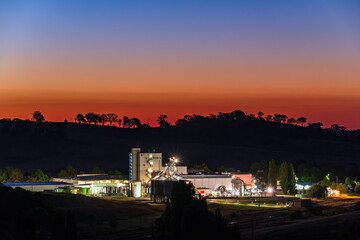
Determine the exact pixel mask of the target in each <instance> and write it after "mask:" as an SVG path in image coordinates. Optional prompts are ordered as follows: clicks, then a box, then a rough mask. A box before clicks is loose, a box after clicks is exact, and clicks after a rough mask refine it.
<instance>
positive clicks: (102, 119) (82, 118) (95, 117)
mask: <svg viewBox="0 0 360 240" xmlns="http://www.w3.org/2000/svg"><path fill="white" fill-rule="evenodd" d="M167 119H168V116H167V115H165V114H162V115H160V116H159V117H158V118H157V120H156V121H157V123H158V124H159V126H160V127H169V126H171V124H170V122H168V120H167ZM204 119H208V120H213V121H214V120H231V121H239V120H254V119H258V120H263V121H267V122H275V123H284V124H291V125H298V126H302V127H305V126H307V127H310V128H318V129H320V128H322V127H323V123H322V122H314V123H310V122H308V121H307V118H306V117H303V116H301V117H297V118H294V117H289V116H287V115H285V114H280V113H275V114H273V115H271V114H269V115H265V114H264V113H263V112H258V113H257V114H256V115H255V114H246V113H245V112H243V111H241V110H235V111H233V112H229V113H223V112H219V113H218V114H212V113H210V114H209V115H207V116H203V115H199V114H193V115H185V116H184V117H183V118H180V119H178V120H176V121H175V124H174V125H175V126H181V125H184V124H186V123H191V122H196V121H199V120H204ZM74 120H75V122H77V123H88V124H94V125H99V124H101V125H108V126H117V127H124V128H151V126H150V125H149V123H142V122H141V120H140V119H138V118H131V117H128V116H124V117H119V116H118V115H117V114H115V113H102V114H98V113H93V112H90V113H86V114H82V113H79V114H77V115H76V116H75V118H74ZM1 121H2V122H4V121H5V122H6V121H14V122H16V121H30V120H29V119H26V120H21V119H19V118H14V119H10V118H3V119H0V122H1ZM31 121H34V122H44V121H45V117H44V115H43V114H42V113H41V112H40V111H34V112H33V113H32V114H31ZM64 122H68V120H67V119H65V120H64ZM330 127H331V129H333V130H336V131H345V130H346V127H345V126H340V125H339V124H336V123H334V124H332V125H331V126H330Z"/></svg>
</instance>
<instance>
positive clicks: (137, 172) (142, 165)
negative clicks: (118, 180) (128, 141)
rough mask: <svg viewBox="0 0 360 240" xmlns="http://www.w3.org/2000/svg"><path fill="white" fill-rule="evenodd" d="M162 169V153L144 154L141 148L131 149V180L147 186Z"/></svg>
mask: <svg viewBox="0 0 360 240" xmlns="http://www.w3.org/2000/svg"><path fill="white" fill-rule="evenodd" d="M162 169H163V167H162V153H155V152H151V153H143V152H141V148H132V149H131V152H130V155H129V180H131V181H140V182H141V183H142V184H147V183H150V181H151V178H152V177H153V176H155V175H156V174H157V173H158V172H160V171H161V170H162Z"/></svg>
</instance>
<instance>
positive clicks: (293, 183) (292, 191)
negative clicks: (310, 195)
mask: <svg viewBox="0 0 360 240" xmlns="http://www.w3.org/2000/svg"><path fill="white" fill-rule="evenodd" d="M288 170H289V174H288V176H289V193H290V194H296V176H295V169H294V165H293V164H292V163H288Z"/></svg>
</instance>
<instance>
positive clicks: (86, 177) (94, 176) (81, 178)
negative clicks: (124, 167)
mask: <svg viewBox="0 0 360 240" xmlns="http://www.w3.org/2000/svg"><path fill="white" fill-rule="evenodd" d="M54 179H66V180H78V181H99V180H114V179H115V180H128V179H127V177H126V176H115V175H108V174H82V175H77V176H76V177H64V178H54Z"/></svg>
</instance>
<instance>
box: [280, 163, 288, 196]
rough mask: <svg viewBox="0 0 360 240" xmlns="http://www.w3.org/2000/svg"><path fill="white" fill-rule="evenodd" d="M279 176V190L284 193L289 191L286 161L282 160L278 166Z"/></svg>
mask: <svg viewBox="0 0 360 240" xmlns="http://www.w3.org/2000/svg"><path fill="white" fill-rule="evenodd" d="M279 178H280V186H281V190H282V191H283V193H284V194H288V192H289V169H288V164H287V162H283V163H282V164H281V165H280V168H279Z"/></svg>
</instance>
